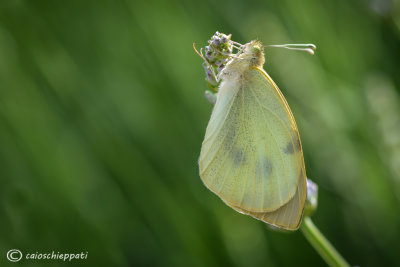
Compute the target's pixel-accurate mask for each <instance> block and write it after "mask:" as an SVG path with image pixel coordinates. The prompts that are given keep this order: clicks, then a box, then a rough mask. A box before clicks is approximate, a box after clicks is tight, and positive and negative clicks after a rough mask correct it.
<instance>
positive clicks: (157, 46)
mask: <svg viewBox="0 0 400 267" xmlns="http://www.w3.org/2000/svg"><path fill="white" fill-rule="evenodd" d="M216 30H219V31H221V32H224V33H232V34H233V39H234V40H236V41H238V42H241V43H245V42H247V41H250V40H252V39H255V38H258V39H259V40H261V41H263V42H264V43H265V44H282V43H314V44H316V45H317V46H318V49H317V53H316V55H315V56H310V55H308V54H306V53H301V52H294V51H289V50H284V49H268V50H267V51H266V64H265V66H264V68H265V69H266V71H267V72H269V73H270V75H271V76H272V77H273V78H274V80H275V82H276V83H277V84H278V85H279V86H280V88H281V90H282V91H283V93H284V94H285V96H286V98H287V100H288V102H289V104H290V106H291V107H292V110H293V112H294V115H295V118H296V120H297V124H298V126H299V129H300V134H301V137H302V141H303V149H304V153H305V162H306V169H307V175H308V176H309V177H310V178H312V179H313V180H314V181H315V182H316V183H317V184H318V185H319V189H320V191H319V208H318V210H317V212H316V214H315V215H314V216H313V220H314V222H315V224H316V225H317V226H318V227H319V228H320V230H321V231H322V232H323V233H324V234H325V235H326V237H327V238H328V239H329V240H330V241H331V242H332V243H333V244H334V246H335V247H336V248H337V249H338V250H339V251H340V252H341V253H342V255H343V256H344V257H345V258H346V259H347V260H348V261H349V262H350V263H351V264H352V265H358V266H396V265H397V266H398V264H399V258H398V257H399V251H400V245H399V243H398V242H399V239H400V209H399V204H400V116H399V115H400V75H399V71H400V68H399V63H400V3H399V1H389V0H369V1H366V0H365V1H361V0H358V1H346V0H340V1H316V0H314V1H312V0H307V1H289V0H286V1H282V0H279V1H278V0H276V1H261V0H250V1H244V0H237V1H232V2H229V3H228V2H218V1H207V0H206V1H202V2H198V1H197V2H196V1H183V0H171V1H161V0H147V1H139V0H134V1H128V0H118V1H111V0H96V1H94V0H92V1H79V0H71V1H50V0H48V1H44V0H40V1H28V0H27V1H22V0H3V1H1V2H0V147H1V149H0V173H1V178H0V214H1V218H0V236H1V238H0V265H1V266H7V265H9V264H11V263H9V262H8V261H7V260H6V258H5V254H6V252H7V251H8V250H9V249H12V248H16V249H20V250H21V251H22V252H25V253H28V252H48V251H56V252H57V251H59V252H81V251H84V252H86V251H87V252H88V253H89V254H88V259H87V260H80V261H74V262H71V263H63V262H60V261H54V260H53V261H27V260H22V261H21V262H19V263H14V264H13V266H39V265H46V266H75V265H86V266H237V267H240V266H325V263H324V262H323V261H322V259H321V258H320V256H319V255H318V254H317V253H316V252H315V251H314V250H313V248H312V247H311V246H310V245H309V243H308V242H307V241H306V240H305V238H304V237H303V236H302V234H301V232H296V233H292V234H286V233H279V232H274V231H271V230H269V229H268V228H267V227H266V226H265V225H264V224H263V223H261V222H259V221H256V220H254V219H252V218H250V217H248V216H244V215H241V214H238V213H236V212H235V211H233V210H232V209H230V208H228V207H227V206H225V205H224V204H223V203H222V202H221V201H220V200H219V199H218V197H216V196H215V195H214V194H213V193H211V192H210V191H208V190H207V189H206V188H205V186H203V184H202V182H201V180H200V178H199V175H198V166H197V159H198V156H199V151H200V146H201V142H202V139H203V136H204V132H205V128H206V125H207V122H208V119H209V116H210V113H211V109H212V106H211V105H210V104H209V103H208V102H207V101H206V100H205V99H204V97H203V94H204V90H205V89H206V83H205V81H204V70H203V68H202V66H201V63H202V60H201V59H200V58H199V57H198V56H197V55H196V54H195V53H194V51H193V48H192V43H193V42H196V43H197V45H198V47H201V46H204V45H206V41H207V40H208V39H209V38H210V37H211V36H212V35H213V33H214V32H215V31H216Z"/></svg>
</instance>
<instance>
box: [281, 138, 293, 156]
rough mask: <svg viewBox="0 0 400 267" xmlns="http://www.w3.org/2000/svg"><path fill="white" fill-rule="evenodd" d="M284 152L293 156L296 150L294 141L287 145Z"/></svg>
mask: <svg viewBox="0 0 400 267" xmlns="http://www.w3.org/2000/svg"><path fill="white" fill-rule="evenodd" d="M283 152H285V154H293V152H294V148H293V143H292V141H289V142H288V143H287V145H286V147H285V148H284V149H283Z"/></svg>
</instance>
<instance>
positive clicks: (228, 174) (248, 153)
mask: <svg viewBox="0 0 400 267" xmlns="http://www.w3.org/2000/svg"><path fill="white" fill-rule="evenodd" d="M217 33H218V32H217ZM229 37H230V36H229ZM228 41H230V40H228ZM235 44H237V43H235ZM284 47H285V48H289V49H295V50H305V51H308V52H310V51H309V50H311V49H309V48H307V49H309V50H307V49H303V48H296V47H293V46H292V45H285V46H284ZM311 48H313V49H314V47H312V46H311ZM238 49H239V52H238V53H237V54H229V56H228V59H229V62H227V63H226V65H225V66H224V68H223V69H222V70H221V71H220V73H219V74H218V80H220V83H219V85H218V92H217V94H216V102H215V105H214V108H213V111H212V114H211V118H210V121H209V123H208V126H207V129H206V133H205V138H204V141H203V143H202V146H201V153H200V158H199V169H200V177H201V179H202V181H203V183H204V184H205V185H206V187H207V188H208V189H210V190H211V191H212V192H214V193H215V194H216V195H217V196H218V197H219V198H221V199H222V201H223V202H225V204H226V205H228V206H229V207H231V208H233V209H234V210H236V211H238V212H240V213H243V214H247V215H250V216H252V217H254V218H256V219H259V220H261V221H263V222H265V223H268V224H270V225H273V226H275V227H278V228H283V229H286V230H296V229H298V228H299V226H300V223H301V220H302V215H303V210H304V206H305V201H306V196H307V185H306V171H305V165H304V158H303V151H302V145H301V140H300V135H299V131H298V128H297V125H296V122H295V119H294V116H293V113H292V111H291V110H290V108H289V105H288V103H287V101H286V99H285V98H284V96H283V94H282V92H281V91H280V90H279V88H278V86H277V85H276V84H275V82H274V81H273V80H272V79H271V77H270V76H269V75H268V74H267V73H266V72H265V71H264V70H263V65H264V62H265V58H264V53H263V49H264V47H263V45H262V44H261V42H259V41H251V42H249V43H247V44H245V45H240V46H239V47H238ZM201 56H202V54H201ZM203 58H204V57H203ZM210 68H211V67H210Z"/></svg>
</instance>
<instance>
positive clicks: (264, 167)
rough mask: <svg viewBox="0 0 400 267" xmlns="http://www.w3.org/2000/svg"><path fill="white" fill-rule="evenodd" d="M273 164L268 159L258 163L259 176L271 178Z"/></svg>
mask: <svg viewBox="0 0 400 267" xmlns="http://www.w3.org/2000/svg"><path fill="white" fill-rule="evenodd" d="M272 167H273V166H272V162H271V161H270V160H268V159H267V158H266V157H264V158H263V159H262V160H260V161H259V162H257V165H256V168H257V175H260V176H261V175H265V176H267V177H270V176H271V174H272V170H273V168H272Z"/></svg>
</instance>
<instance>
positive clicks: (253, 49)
mask: <svg viewBox="0 0 400 267" xmlns="http://www.w3.org/2000/svg"><path fill="white" fill-rule="evenodd" d="M251 51H252V52H253V53H258V52H260V51H261V47H260V46H258V45H254V46H252V47H251Z"/></svg>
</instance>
